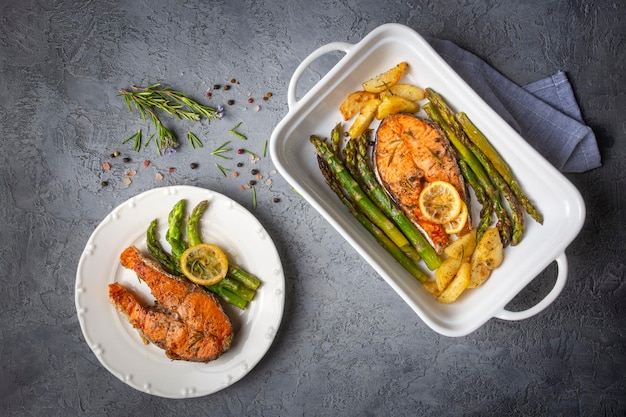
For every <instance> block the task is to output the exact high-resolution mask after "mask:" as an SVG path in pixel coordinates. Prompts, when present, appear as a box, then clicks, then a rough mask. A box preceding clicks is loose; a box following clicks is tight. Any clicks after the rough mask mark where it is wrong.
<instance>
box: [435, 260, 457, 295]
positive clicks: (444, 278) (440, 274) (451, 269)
mask: <svg viewBox="0 0 626 417" xmlns="http://www.w3.org/2000/svg"><path fill="white" fill-rule="evenodd" d="M462 263H463V260H462V259H460V258H446V259H445V260H444V261H443V262H442V263H441V265H440V266H439V268H437V270H436V271H435V281H436V282H437V287H438V288H439V291H443V290H444V289H445V288H446V287H447V286H448V284H449V283H450V281H452V279H454V276H455V275H456V274H457V272H458V271H459V267H460V266H461V264H462Z"/></svg>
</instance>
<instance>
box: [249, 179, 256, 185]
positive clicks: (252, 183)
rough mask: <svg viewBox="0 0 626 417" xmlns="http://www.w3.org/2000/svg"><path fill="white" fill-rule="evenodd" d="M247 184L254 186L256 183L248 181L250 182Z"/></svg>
mask: <svg viewBox="0 0 626 417" xmlns="http://www.w3.org/2000/svg"><path fill="white" fill-rule="evenodd" d="M248 184H250V185H255V184H256V181H255V180H250V181H249V182H248Z"/></svg>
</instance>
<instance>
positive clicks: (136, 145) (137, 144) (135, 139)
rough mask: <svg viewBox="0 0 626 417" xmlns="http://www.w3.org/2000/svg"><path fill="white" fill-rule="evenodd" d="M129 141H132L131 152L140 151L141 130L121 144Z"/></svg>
mask: <svg viewBox="0 0 626 417" xmlns="http://www.w3.org/2000/svg"><path fill="white" fill-rule="evenodd" d="M130 140H132V141H133V150H135V151H139V150H140V149H141V129H139V130H138V131H137V132H135V133H133V134H132V135H130V136H129V137H127V138H126V139H124V140H123V141H122V144H125V143H126V142H128V141H130Z"/></svg>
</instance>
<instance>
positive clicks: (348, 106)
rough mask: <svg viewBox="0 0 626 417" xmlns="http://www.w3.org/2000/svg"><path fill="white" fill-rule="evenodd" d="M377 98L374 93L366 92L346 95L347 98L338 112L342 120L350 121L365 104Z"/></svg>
mask: <svg viewBox="0 0 626 417" xmlns="http://www.w3.org/2000/svg"><path fill="white" fill-rule="evenodd" d="M374 98H377V96H376V93H370V92H368V91H355V92H354V93H350V94H348V97H346V99H345V100H344V101H343V103H341V106H339V111H340V112H341V115H342V116H343V119H344V120H350V119H352V117H354V115H355V114H357V113H359V112H360V111H361V109H362V108H363V106H364V105H365V103H367V102H368V101H369V100H371V99H374Z"/></svg>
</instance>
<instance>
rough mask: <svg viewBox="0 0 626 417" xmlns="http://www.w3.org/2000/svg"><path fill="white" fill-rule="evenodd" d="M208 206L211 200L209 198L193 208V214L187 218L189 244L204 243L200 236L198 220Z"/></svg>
mask: <svg viewBox="0 0 626 417" xmlns="http://www.w3.org/2000/svg"><path fill="white" fill-rule="evenodd" d="M208 206H209V202H208V201H207V200H202V201H201V202H199V203H198V204H197V205H196V206H195V207H194V208H193V210H192V211H191V215H190V216H189V218H188V219H187V240H189V246H196V245H199V244H201V243H202V239H201V238H200V233H199V231H198V222H199V221H200V217H201V216H202V214H203V213H204V212H205V211H206V209H207V207H208Z"/></svg>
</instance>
